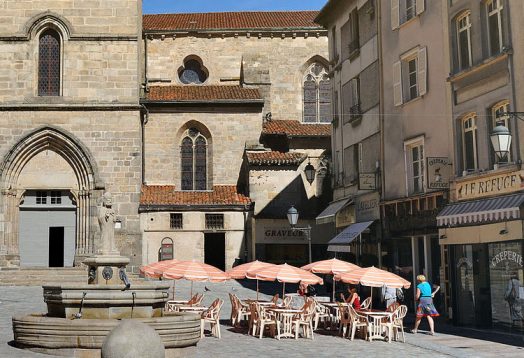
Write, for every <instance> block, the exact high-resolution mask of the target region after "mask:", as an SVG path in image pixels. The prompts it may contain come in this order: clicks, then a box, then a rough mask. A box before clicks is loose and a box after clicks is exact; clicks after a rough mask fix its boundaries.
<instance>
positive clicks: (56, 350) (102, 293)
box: [13, 193, 200, 357]
mask: <svg viewBox="0 0 524 358" xmlns="http://www.w3.org/2000/svg"><path fill="white" fill-rule="evenodd" d="M98 222H99V225H100V232H101V249H100V250H99V252H98V254H97V255H95V256H93V257H90V258H87V259H85V260H84V264H85V265H86V266H87V272H88V275H87V279H86V282H85V283H79V284H62V285H46V286H43V289H44V301H45V302H46V304H47V313H46V314H29V315H25V316H21V317H13V333H14V340H15V343H16V345H17V347H20V348H25V349H31V350H34V351H39V352H43V353H49V354H56V355H64V354H67V355H73V356H82V357H99V356H100V349H101V347H102V344H103V342H104V339H105V337H106V336H107V335H108V334H109V332H110V331H111V330H112V329H113V328H115V327H116V326H118V324H119V323H120V322H121V321H120V320H122V319H133V320H139V321H140V322H142V323H145V324H148V325H149V326H151V327H152V328H153V329H155V330H156V331H157V333H158V334H159V335H160V337H161V338H162V341H163V343H164V346H165V348H166V356H180V354H182V355H187V353H189V352H186V353H182V352H183V351H184V350H180V349H181V348H184V349H186V350H187V349H190V348H185V347H194V346H195V345H196V343H197V342H198V341H199V339H200V317H199V316H198V315H196V314H192V313H171V314H166V313H164V311H163V308H164V306H165V303H166V301H167V300H168V291H169V287H170V285H169V284H166V283H161V282H151V281H141V282H133V283H131V282H130V281H129V280H128V278H127V275H126V266H127V265H128V264H129V258H127V257H124V256H121V255H120V253H119V252H118V250H117V249H116V246H115V237H114V223H115V211H114V209H113V208H112V200H111V195H110V194H109V193H105V194H104V197H103V203H102V205H101V206H100V207H99V215H98Z"/></svg>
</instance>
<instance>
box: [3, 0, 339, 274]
mask: <svg viewBox="0 0 524 358" xmlns="http://www.w3.org/2000/svg"><path fill="white" fill-rule="evenodd" d="M0 10H1V14H0V186H1V193H0V229H1V230H0V266H18V265H20V266H71V265H73V264H74V265H78V264H80V262H81V261H82V259H83V258H84V257H85V256H88V255H91V254H93V253H95V252H96V251H97V250H98V246H99V245H98V237H99V228H98V224H97V220H96V213H97V206H98V205H99V203H100V198H101V196H102V194H103V193H104V192H105V191H109V192H111V193H112V195H113V205H114V208H115V211H116V212H117V223H116V225H115V231H116V238H117V244H118V247H119V249H120V251H121V253H122V254H123V255H126V256H129V257H130V258H131V265H132V266H137V265H140V264H142V263H147V262H151V261H156V260H158V259H161V258H165V257H169V255H171V256H173V257H174V258H177V259H195V260H203V261H206V262H210V263H214V264H215V265H217V266H222V267H223V268H228V267H231V265H232V264H233V262H234V261H235V260H237V259H239V258H240V259H246V258H247V257H248V256H249V257H253V256H254V252H251V247H253V245H252V243H251V242H249V243H248V241H249V240H256V239H255V238H254V237H252V236H253V235H252V232H254V230H252V228H251V225H252V223H253V220H252V217H253V214H254V205H255V204H254V200H252V199H251V197H252V196H256V195H255V193H254V192H250V191H249V190H251V189H248V188H247V187H246V186H242V185H241V180H240V178H241V177H242V174H241V173H242V170H244V169H245V168H249V166H246V165H245V164H244V162H245V160H246V158H247V157H246V151H248V150H249V149H250V148H258V149H261V148H262V149H263V150H264V151H265V152H269V153H273V152H293V151H297V150H298V151H300V150H301V148H298V147H297V148H294V147H291V148H290V147H289V145H288V146H287V147H284V148H281V147H278V146H277V147H278V148H272V147H271V146H267V145H266V147H265V148H264V144H261V136H262V134H263V132H264V128H265V126H266V124H264V119H267V120H276V121H282V122H284V124H286V125H287V126H288V127H289V125H290V124H292V125H295V124H298V125H299V126H301V128H302V129H303V130H309V129H311V128H322V130H321V132H322V133H323V134H322V136H321V137H322V138H328V140H329V137H328V136H327V137H326V128H328V127H329V119H328V117H329V115H328V113H327V112H326V108H329V107H330V105H331V104H330V102H328V101H329V99H324V98H327V97H326V93H325V92H326V91H324V93H322V88H323V87H322V85H323V84H325V83H324V82H322V80H316V81H317V82H314V80H311V79H312V78H313V77H308V79H310V81H309V82H307V83H306V82H305V81H306V76H307V74H308V73H310V72H311V71H312V68H315V71H317V72H318V73H316V75H319V76H320V77H322V76H324V77H322V78H324V80H325V81H328V79H327V75H326V74H324V72H322V75H320V71H321V70H322V69H323V68H327V63H326V60H325V58H327V34H326V33H325V31H324V30H322V29H321V28H320V27H319V26H318V25H316V24H314V23H313V19H314V17H315V16H316V12H294V13H278V12H277V13H228V15H226V14H185V15H183V14H179V15H146V16H142V14H141V2H140V1H112V2H86V3H85V4H83V2H78V1H73V0H71V1H60V2H58V1H32V2H31V1H30V2H23V3H20V2H17V1H12V0H6V1H3V2H2V3H1V4H0ZM315 65H316V66H317V67H314V66H315ZM319 66H320V67H319ZM308 71H309V72H308ZM320 77H319V78H320ZM304 84H306V87H307V86H308V85H311V84H313V90H311V88H310V87H308V88H309V92H307V91H306V92H305V91H304ZM315 86H316V87H315ZM304 93H306V94H307V95H306V96H304ZM312 96H313V97H314V96H316V97H315V98H313V99H311V98H312ZM322 96H324V97H322ZM305 97H307V98H309V99H308V100H306V99H305ZM304 121H305V122H306V123H303V122H304ZM266 122H267V121H266ZM328 131H329V130H328ZM313 133H316V132H315V130H314V131H313ZM280 134H285V133H280ZM313 137H314V136H313ZM277 141H278V140H277ZM295 142H296V140H295ZM310 143H311V142H310ZM325 148H329V145H327V146H325V145H323V146H322V147H321V149H322V150H320V152H321V154H322V153H324V152H325V151H326V152H327V150H325ZM317 152H318V151H317ZM269 155H272V154H269ZM306 157H307V155H306V156H305V157H304V158H306ZM316 157H319V156H318V155H316ZM313 160H317V161H318V160H319V159H318V158H317V159H313ZM247 170H249V169H247ZM296 170H299V169H298V167H297V168H296ZM311 195H312V196H315V192H313V194H311ZM206 247H207V250H206ZM217 252H218V253H219V254H218V256H217V254H216V253H217ZM217 260H218V261H217Z"/></svg>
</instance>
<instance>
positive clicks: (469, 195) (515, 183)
mask: <svg viewBox="0 0 524 358" xmlns="http://www.w3.org/2000/svg"><path fill="white" fill-rule="evenodd" d="M523 179H524V171H522V170H521V171H516V172H508V173H503V174H498V175H491V176H484V177H482V178H476V179H472V180H467V181H462V182H460V183H457V188H456V193H457V199H458V200H467V199H475V198H481V197H484V196H490V195H496V194H505V193H511V192H514V191H518V190H522V188H523V186H524V183H523Z"/></svg>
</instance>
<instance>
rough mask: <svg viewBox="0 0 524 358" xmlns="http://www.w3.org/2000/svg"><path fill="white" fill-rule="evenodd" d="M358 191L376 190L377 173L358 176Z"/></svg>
mask: <svg viewBox="0 0 524 358" xmlns="http://www.w3.org/2000/svg"><path fill="white" fill-rule="evenodd" d="M358 189H359V190H376V189H377V178H376V174H375V173H359V174H358Z"/></svg>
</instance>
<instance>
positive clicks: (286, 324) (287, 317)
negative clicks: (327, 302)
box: [267, 308, 303, 338]
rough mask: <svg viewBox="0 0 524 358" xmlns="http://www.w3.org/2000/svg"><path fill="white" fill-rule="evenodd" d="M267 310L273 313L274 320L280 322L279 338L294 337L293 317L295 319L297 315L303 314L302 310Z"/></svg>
mask: <svg viewBox="0 0 524 358" xmlns="http://www.w3.org/2000/svg"><path fill="white" fill-rule="evenodd" d="M267 310H268V311H270V312H274V313H275V315H276V318H277V319H278V320H279V321H280V324H281V326H280V328H281V333H280V337H291V338H293V337H295V335H294V334H293V317H295V316H296V315H297V314H300V313H303V311H302V310H295V309H287V308H268V309H267Z"/></svg>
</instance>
